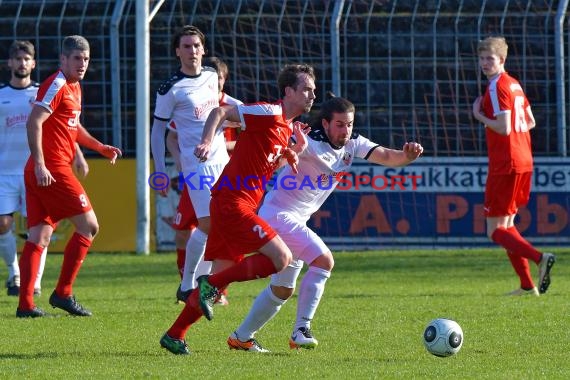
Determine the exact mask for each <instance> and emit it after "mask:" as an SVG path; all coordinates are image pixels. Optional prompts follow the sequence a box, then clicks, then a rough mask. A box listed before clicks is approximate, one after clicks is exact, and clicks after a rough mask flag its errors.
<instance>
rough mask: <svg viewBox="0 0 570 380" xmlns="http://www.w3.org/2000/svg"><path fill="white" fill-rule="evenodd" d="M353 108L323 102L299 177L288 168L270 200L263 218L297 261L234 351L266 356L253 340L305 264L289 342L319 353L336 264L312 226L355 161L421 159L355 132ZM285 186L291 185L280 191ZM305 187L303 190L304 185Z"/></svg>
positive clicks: (241, 331) (276, 278)
mask: <svg viewBox="0 0 570 380" xmlns="http://www.w3.org/2000/svg"><path fill="white" fill-rule="evenodd" d="M354 112H355V109H354V105H353V104H352V103H351V102H350V101H348V100H346V99H343V98H338V97H337V98H332V99H330V100H327V101H326V102H325V103H323V105H322V107H321V111H320V115H319V119H318V124H317V126H316V127H314V129H313V130H312V131H311V132H310V133H309V138H308V143H309V145H308V147H307V149H306V150H305V151H304V152H303V153H302V154H301V155H300V156H299V165H298V173H297V174H294V173H293V172H292V170H291V168H290V167H285V168H284V169H283V170H282V171H281V173H280V174H279V176H278V177H277V180H276V184H275V186H274V187H273V189H272V190H271V191H269V192H268V193H267V195H266V197H265V200H264V202H263V205H262V206H261V208H260V210H259V215H260V216H261V217H262V218H264V219H266V220H267V221H268V222H269V224H270V225H271V226H272V227H273V228H274V229H275V231H277V233H278V234H279V236H281V238H282V239H283V240H284V241H285V243H286V244H287V246H288V247H289V248H290V249H291V252H292V253H293V259H294V260H293V262H292V263H291V264H290V265H289V266H288V267H286V268H285V269H284V270H282V271H281V272H279V273H276V274H274V275H272V276H271V282H270V285H269V286H268V287H267V288H265V289H264V290H263V291H262V292H261V293H260V294H259V295H258V297H257V298H256V300H255V302H254V303H253V306H252V308H251V310H250V312H249V314H248V315H247V317H246V318H245V320H244V321H243V322H242V324H241V325H240V326H239V327H238V328H237V330H235V332H233V333H232V334H231V335H230V337H229V338H228V345H229V346H230V348H232V349H238V350H244V351H262V350H260V349H259V348H260V346H259V344H258V343H257V342H256V340H255V339H254V335H255V334H256V333H257V331H259V330H260V329H261V328H262V327H263V326H264V325H265V324H266V323H267V322H269V320H271V319H272V318H273V317H274V316H275V315H276V314H277V312H278V311H279V309H280V308H281V306H282V305H283V304H284V303H285V302H286V301H287V299H288V298H289V297H291V295H293V291H294V290H295V283H296V281H297V277H298V276H299V273H300V272H301V269H302V267H303V262H305V263H307V264H308V265H309V268H308V270H307V273H306V274H305V276H304V277H303V280H302V282H301V288H300V290H299V298H298V305H297V320H296V323H295V326H294V328H293V334H292V335H291V338H290V340H289V345H290V347H291V348H315V347H316V346H317V344H318V342H317V340H316V339H315V338H314V337H313V335H312V333H311V326H310V324H311V320H312V319H313V317H314V315H315V312H316V310H317V307H318V305H319V302H320V300H321V297H322V295H323V292H324V288H325V282H326V281H327V279H328V278H329V277H330V275H331V271H332V268H333V266H334V259H333V256H332V253H331V251H330V250H329V248H328V247H327V246H326V244H325V243H324V242H323V241H322V239H321V238H320V237H319V236H318V235H317V234H316V233H315V232H314V231H312V230H311V229H310V228H309V227H307V221H308V220H309V218H310V216H311V214H313V213H314V212H315V211H317V210H318V209H319V208H320V207H321V205H322V204H323V203H324V202H325V200H326V199H327V197H328V196H329V195H330V194H331V193H332V192H333V190H334V189H335V188H336V186H337V185H338V183H339V180H340V179H341V173H343V172H347V171H348V170H349V168H350V167H351V165H352V163H353V161H354V159H355V158H356V157H358V158H363V159H365V160H368V161H370V162H373V163H375V164H380V165H385V166H390V167H398V166H404V165H407V164H409V163H411V162H412V161H414V160H415V159H416V158H418V157H419V156H420V154H421V153H422V152H423V148H422V146H421V145H420V144H418V143H415V142H409V143H405V144H404V146H403V148H402V150H393V149H388V148H385V147H382V146H380V145H378V144H376V143H374V142H372V141H370V140H369V139H367V138H365V137H363V136H360V135H358V134H357V133H354V132H353V131H352V128H353V121H354ZM283 184H286V186H281V185H283ZM301 184H303V185H302V186H300V185H301Z"/></svg>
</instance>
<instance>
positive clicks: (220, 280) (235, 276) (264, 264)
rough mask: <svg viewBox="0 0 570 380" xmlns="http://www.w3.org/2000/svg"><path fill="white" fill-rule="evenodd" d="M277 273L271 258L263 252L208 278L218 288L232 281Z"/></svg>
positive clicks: (253, 278) (241, 280)
mask: <svg viewBox="0 0 570 380" xmlns="http://www.w3.org/2000/svg"><path fill="white" fill-rule="evenodd" d="M273 273H277V270H276V269H275V265H273V262H272V261H271V259H270V258H269V257H267V256H265V255H263V254H261V253H256V254H254V255H251V256H248V257H246V258H245V259H243V260H242V261H240V262H239V263H237V264H235V265H233V266H231V267H229V268H228V269H225V270H223V271H221V272H219V273H214V274H213V275H211V276H210V277H209V278H208V282H209V283H210V285H213V286H215V287H216V288H218V289H221V288H225V287H227V286H228V285H229V284H231V283H232V282H243V281H249V280H255V279H256V278H265V277H267V276H270V275H272V274H273Z"/></svg>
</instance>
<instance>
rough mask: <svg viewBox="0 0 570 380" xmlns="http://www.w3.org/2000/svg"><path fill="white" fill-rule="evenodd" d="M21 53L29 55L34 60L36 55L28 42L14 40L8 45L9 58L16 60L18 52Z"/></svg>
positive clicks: (32, 46)
mask: <svg viewBox="0 0 570 380" xmlns="http://www.w3.org/2000/svg"><path fill="white" fill-rule="evenodd" d="M20 51H23V52H24V53H26V54H29V55H31V56H32V58H34V56H35V55H36V50H35V49H34V45H33V44H32V43H31V42H30V41H19V40H16V41H14V42H12V45H10V49H9V51H8V54H9V57H10V58H16V56H17V55H18V52H20Z"/></svg>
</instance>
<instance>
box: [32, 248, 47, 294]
mask: <svg viewBox="0 0 570 380" xmlns="http://www.w3.org/2000/svg"><path fill="white" fill-rule="evenodd" d="M46 257H47V247H45V248H44V250H43V252H42V256H41V258H40V267H39V268H38V276H37V277H36V283H35V284H34V289H41V288H42V277H43V275H44V268H45V267H46Z"/></svg>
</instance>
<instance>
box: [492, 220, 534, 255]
mask: <svg viewBox="0 0 570 380" xmlns="http://www.w3.org/2000/svg"><path fill="white" fill-rule="evenodd" d="M491 238H492V239H493V241H494V242H495V243H497V244H499V245H500V246H501V247H503V248H505V249H506V250H507V252H511V253H512V254H513V255H517V256H522V257H525V258H527V259H528V260H532V261H534V262H535V263H537V264H538V263H539V262H540V258H541V257H542V253H540V252H538V251H537V250H536V249H535V248H534V247H533V246H532V245H531V244H530V243H529V242H528V241H526V240H525V239H524V238H523V237H522V236H521V235H520V234H519V232H518V231H517V229H516V228H515V227H511V228H509V229H504V228H501V227H499V228H497V229H496V230H495V231H494V232H493V235H491Z"/></svg>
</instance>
